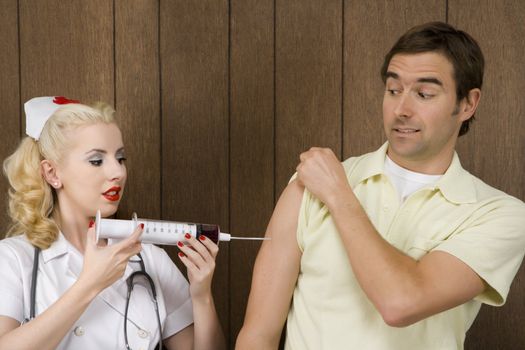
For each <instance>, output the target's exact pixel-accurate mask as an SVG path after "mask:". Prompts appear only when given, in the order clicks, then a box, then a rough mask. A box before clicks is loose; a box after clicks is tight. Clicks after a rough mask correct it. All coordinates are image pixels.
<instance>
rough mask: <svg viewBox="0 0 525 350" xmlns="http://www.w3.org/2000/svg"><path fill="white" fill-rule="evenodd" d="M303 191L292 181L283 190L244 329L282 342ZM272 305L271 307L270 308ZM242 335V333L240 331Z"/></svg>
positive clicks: (256, 274) (263, 249)
mask: <svg viewBox="0 0 525 350" xmlns="http://www.w3.org/2000/svg"><path fill="white" fill-rule="evenodd" d="M303 192H304V188H303V187H302V186H301V185H299V184H298V182H297V181H292V182H290V183H289V184H288V186H287V187H286V188H285V190H284V191H283V193H282V195H281V197H280V198H279V201H278V202H277V205H276V207H275V210H274V212H273V215H272V217H271V219H270V222H269V224H268V228H267V230H266V237H269V238H271V240H269V241H265V242H264V243H263V244H262V246H261V249H260V250H259V253H258V255H257V259H256V262H255V267H254V271H253V279H252V286H251V291H250V297H249V300H248V307H247V311H246V317H245V321H244V327H243V328H244V329H243V331H246V330H247V329H249V330H251V331H256V332H257V333H258V334H259V335H260V336H263V337H265V338H266V339H268V338H269V339H272V341H277V342H278V341H279V337H280V334H281V331H282V327H283V325H284V322H285V320H286V317H287V314H288V309H289V307H290V301H291V299H292V295H293V290H294V287H295V283H296V281H297V276H298V274H299V264H300V259H301V251H300V250H299V247H298V245H297V238H296V233H297V219H298V215H299V209H300V206H301V201H302V197H303ZM270 305H271V307H269V306H270ZM241 333H242V332H241Z"/></svg>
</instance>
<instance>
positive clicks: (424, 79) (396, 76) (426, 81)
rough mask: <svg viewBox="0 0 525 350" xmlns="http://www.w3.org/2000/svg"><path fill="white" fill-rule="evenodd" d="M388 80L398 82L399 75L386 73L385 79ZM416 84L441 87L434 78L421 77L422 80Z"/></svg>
mask: <svg viewBox="0 0 525 350" xmlns="http://www.w3.org/2000/svg"><path fill="white" fill-rule="evenodd" d="M388 78H392V79H396V80H399V74H397V73H394V72H390V71H388V72H386V79H388ZM417 82H418V83H430V84H436V85H439V86H443V82H442V81H441V80H439V79H437V78H434V77H423V78H419V79H418V80H417Z"/></svg>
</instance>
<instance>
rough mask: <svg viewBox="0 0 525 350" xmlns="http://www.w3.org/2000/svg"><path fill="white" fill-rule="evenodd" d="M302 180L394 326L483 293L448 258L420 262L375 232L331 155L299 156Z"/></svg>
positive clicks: (470, 274)
mask: <svg viewBox="0 0 525 350" xmlns="http://www.w3.org/2000/svg"><path fill="white" fill-rule="evenodd" d="M297 171H298V179H299V181H301V183H302V184H304V185H305V187H306V188H307V189H308V190H309V191H310V192H312V194H313V195H314V196H316V197H317V198H318V199H319V200H320V201H322V202H323V203H324V204H325V205H326V206H327V207H328V209H329V210H330V213H331V215H332V218H333V220H334V222H335V224H336V226H337V229H338V231H339V235H340V236H341V239H342V241H343V244H344V246H345V250H346V252H347V255H348V259H349V261H350V264H351V266H352V270H353V271H354V274H355V275H356V278H357V280H358V281H359V284H360V285H361V288H362V289H363V291H364V292H365V293H366V295H367V297H368V298H369V299H370V301H371V302H372V303H373V304H374V305H375V307H376V309H377V310H378V311H379V313H380V314H381V315H382V317H383V319H384V320H385V322H386V323H387V324H389V325H391V326H398V327H403V326H407V325H410V324H412V323H415V322H417V321H419V320H422V319H424V318H426V317H429V316H431V315H434V314H437V313H439V312H441V311H444V310H447V309H450V308H453V307H455V306H458V305H461V304H463V303H465V302H467V301H469V300H471V299H472V298H474V297H475V296H477V295H478V294H480V293H482V292H483V290H484V288H485V285H484V282H483V280H482V279H481V278H480V277H479V276H478V275H477V274H476V273H475V272H474V271H473V270H472V269H471V268H470V267H469V266H468V265H466V264H465V263H463V262H462V261H461V260H459V259H458V258H456V257H454V256H453V255H450V254H448V253H445V252H439V251H437V252H431V253H429V254H427V255H426V256H425V257H423V258H422V259H421V260H419V261H417V260H414V259H413V258H411V257H409V256H407V255H405V254H403V253H402V252H400V251H399V250H397V249H396V248H395V247H393V246H392V245H390V244H389V243H388V242H386V241H385V240H384V239H383V238H382V237H381V235H380V234H379V233H378V232H377V231H376V229H375V228H374V226H373V225H372V223H371V222H370V220H369V219H368V216H367V215H366V212H365V211H364V209H363V208H362V207H361V205H360V203H359V201H358V200H357V198H356V197H355V195H354V193H353V191H352V189H351V187H350V185H349V184H348V181H347V178H346V174H345V172H344V169H343V167H342V165H341V163H340V162H339V160H338V159H337V158H336V157H335V155H334V154H333V152H332V151H330V150H328V149H320V148H313V149H311V150H310V151H308V152H305V153H303V154H302V155H301V163H300V164H299V166H298V167H297Z"/></svg>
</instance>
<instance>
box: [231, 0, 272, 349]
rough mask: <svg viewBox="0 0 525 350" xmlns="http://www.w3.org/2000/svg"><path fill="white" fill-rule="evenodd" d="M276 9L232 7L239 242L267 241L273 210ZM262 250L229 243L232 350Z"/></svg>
mask: <svg viewBox="0 0 525 350" xmlns="http://www.w3.org/2000/svg"><path fill="white" fill-rule="evenodd" d="M273 3H274V2H273V0H265V1H261V0H236V1H232V2H231V4H232V8H231V24H230V25H231V60H230V63H231V68H230V79H231V94H230V100H231V135H230V154H231V163H230V174H231V192H230V199H231V222H230V228H231V231H232V234H235V235H238V236H249V235H256V236H262V235H263V234H264V230H265V228H266V225H267V223H268V220H269V218H270V216H271V213H272V210H273V205H274V196H273V188H274V163H273V160H274V135H273V132H274V130H273V129H274V123H273V121H274V96H273V87H274V79H273V69H274V65H273V55H274V50H273V49H274V40H273V33H274V26H273V25H274V23H273V18H274V8H273ZM259 247H260V243H259V242H250V241H232V242H231V243H230V254H231V255H230V285H229V290H230V293H229V297H230V308H231V310H230V317H231V320H230V324H231V331H230V334H231V344H230V348H231V349H233V347H234V344H235V338H236V335H237V334H238V332H239V330H240V328H241V326H242V323H243V320H244V313H245V310H246V302H247V299H248V293H249V290H250V284H251V274H252V270H253V264H254V261H255V257H256V255H257V252H258V250H259Z"/></svg>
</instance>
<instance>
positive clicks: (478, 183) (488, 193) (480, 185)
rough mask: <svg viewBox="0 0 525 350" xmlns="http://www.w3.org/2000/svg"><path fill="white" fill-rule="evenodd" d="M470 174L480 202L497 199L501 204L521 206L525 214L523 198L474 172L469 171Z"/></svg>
mask: <svg viewBox="0 0 525 350" xmlns="http://www.w3.org/2000/svg"><path fill="white" fill-rule="evenodd" d="M468 176H470V178H471V180H472V185H473V187H474V189H475V191H476V197H477V199H478V201H479V202H494V201H497V202H499V203H501V204H505V205H509V206H516V207H518V208H521V209H522V210H523V211H524V215H525V203H524V202H523V201H522V200H520V199H519V198H516V197H514V196H512V195H510V194H508V193H506V192H504V191H502V190H500V189H498V188H496V187H493V186H491V185H489V184H487V183H486V182H484V181H483V180H482V179H480V178H479V177H477V176H475V175H473V174H470V173H468Z"/></svg>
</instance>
